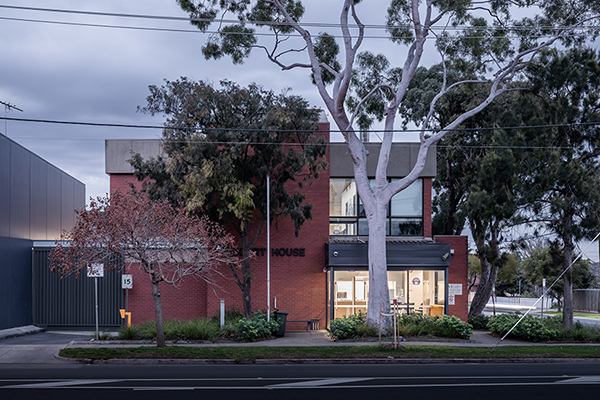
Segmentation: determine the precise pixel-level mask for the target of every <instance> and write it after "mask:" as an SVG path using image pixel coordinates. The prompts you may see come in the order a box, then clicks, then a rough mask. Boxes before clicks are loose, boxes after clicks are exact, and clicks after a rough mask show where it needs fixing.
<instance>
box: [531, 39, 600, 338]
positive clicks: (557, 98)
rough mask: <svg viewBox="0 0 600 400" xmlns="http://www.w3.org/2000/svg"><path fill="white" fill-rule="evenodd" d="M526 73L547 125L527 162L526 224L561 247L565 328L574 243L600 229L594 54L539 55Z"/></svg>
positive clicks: (599, 78) (599, 87) (599, 107)
mask: <svg viewBox="0 0 600 400" xmlns="http://www.w3.org/2000/svg"><path fill="white" fill-rule="evenodd" d="M527 75H528V77H529V79H530V80H531V82H532V83H533V88H532V90H533V91H534V92H535V93H536V95H537V96H538V97H539V98H540V100H541V104H542V105H543V110H542V111H543V113H544V115H545V117H544V118H545V121H546V124H550V125H553V126H552V127H551V128H549V129H546V130H545V131H546V133H545V135H544V136H543V138H544V145H543V146H542V147H540V149H538V150H537V153H538V154H539V155H538V156H537V157H536V158H532V160H537V163H538V165H537V168H533V169H532V171H533V174H532V176H531V178H530V181H529V183H528V186H529V187H530V189H531V191H530V197H531V200H530V203H531V207H530V210H531V212H532V213H533V215H534V217H533V218H532V221H531V222H532V223H535V224H536V225H535V226H537V227H540V226H541V227H545V228H546V229H547V230H548V231H549V232H550V233H551V234H554V235H556V236H557V237H558V238H559V240H560V242H561V244H562V256H563V265H562V267H563V270H565V271H566V273H565V275H564V285H563V286H564V287H563V293H564V312H563V326H564V327H565V328H570V327H571V326H572V325H573V302H572V280H573V278H572V270H571V268H570V266H571V263H572V262H573V251H574V248H575V243H576V242H577V241H579V240H581V239H584V238H591V237H592V236H594V235H595V234H596V233H597V232H598V230H599V229H600V216H599V215H598V210H599V209H600V160H599V158H598V157H599V156H600V126H599V125H598V121H600V95H599V93H600V56H599V54H598V52H597V51H595V50H592V49H588V48H573V49H571V50H568V51H566V52H558V51H556V50H549V51H545V52H544V53H543V54H542V57H540V59H539V61H537V62H535V63H533V64H531V65H530V66H529V68H528V69H527Z"/></svg>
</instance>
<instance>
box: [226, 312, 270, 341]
mask: <svg viewBox="0 0 600 400" xmlns="http://www.w3.org/2000/svg"><path fill="white" fill-rule="evenodd" d="M278 329H279V321H278V320H276V319H275V318H273V315H272V317H271V318H270V321H267V315H266V314H265V313H263V312H262V311H256V312H255V313H254V315H253V316H252V319H246V318H242V319H240V320H239V321H238V323H237V325H236V329H235V338H236V340H246V341H251V342H252V341H255V340H258V339H264V338H267V337H269V336H272V335H274V334H275V332H277V330H278Z"/></svg>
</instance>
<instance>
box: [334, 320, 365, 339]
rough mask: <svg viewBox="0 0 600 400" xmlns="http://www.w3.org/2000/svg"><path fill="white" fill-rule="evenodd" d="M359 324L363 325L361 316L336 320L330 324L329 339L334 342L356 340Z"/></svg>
mask: <svg viewBox="0 0 600 400" xmlns="http://www.w3.org/2000/svg"><path fill="white" fill-rule="evenodd" d="M359 324H361V319H360V317H359V315H348V316H344V317H343V318H336V319H334V320H333V321H331V323H330V324H329V337H331V338H332V339H333V340H343V339H350V338H354V337H356V334H357V333H356V328H357V326H358V325H359ZM363 324H364V323H363Z"/></svg>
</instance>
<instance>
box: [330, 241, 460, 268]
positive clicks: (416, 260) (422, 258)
mask: <svg viewBox="0 0 600 400" xmlns="http://www.w3.org/2000/svg"><path fill="white" fill-rule="evenodd" d="M386 249H387V266H388V267H413V268H415V267H449V266H450V258H451V251H450V244H449V243H390V242H388V243H387V244H386ZM327 265H328V266H329V267H368V265H369V259H368V243H356V242H352V243H329V251H328V264H327Z"/></svg>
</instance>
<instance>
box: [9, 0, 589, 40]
mask: <svg viewBox="0 0 600 400" xmlns="http://www.w3.org/2000/svg"><path fill="white" fill-rule="evenodd" d="M0 8H4V9H12V10H22V11H35V12H48V13H61V14H72V15H73V14H74V15H87V16H100V17H113V18H114V17H118V18H133V19H145V20H160V21H180V22H191V21H194V22H218V23H225V24H239V23H240V21H239V20H237V19H225V18H215V19H210V18H190V17H176V16H162V15H147V14H129V13H109V12H99V11H85V10H68V9H55V8H42V7H25V6H14V5H2V4H0ZM0 18H1V19H4V20H13V21H22V22H39V23H48V24H61V25H75V26H88V27H102V28H119V29H138V30H152V31H168V32H188V33H190V32H200V31H199V30H190V29H173V28H154V27H132V26H124V25H106V24H93V23H75V22H62V21H50V20H41V19H28V18H11V17H0ZM245 22H246V23H248V24H252V25H264V26H290V25H291V24H290V23H289V22H287V21H260V20H247V21H245ZM300 24H301V25H302V26H307V27H321V28H339V27H341V24H339V23H324V22H301V23H300ZM348 27H350V28H358V26H357V25H355V24H348ZM364 28H365V29H381V30H385V29H387V26H386V25H382V24H365V25H364ZM405 28H409V29H412V28H414V27H413V26H408V25H407V26H406V27H405ZM487 29H493V30H501V29H506V30H513V31H515V30H520V31H533V30H539V29H542V30H548V29H559V30H560V29H570V27H569V26H537V27H536V26H521V25H507V26H504V27H496V26H491V27H483V26H466V25H457V26H433V27H431V28H430V30H432V31H435V30H439V31H450V30H456V31H464V30H487ZM577 29H598V27H595V26H593V25H582V26H579V27H577ZM202 33H215V32H214V31H211V32H208V31H205V32H202ZM229 34H242V35H243V34H244V33H239V32H236V33H229ZM264 35H273V34H264ZM365 38H385V39H388V38H389V36H365Z"/></svg>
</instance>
